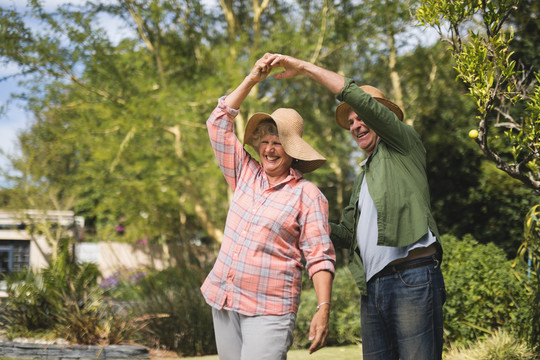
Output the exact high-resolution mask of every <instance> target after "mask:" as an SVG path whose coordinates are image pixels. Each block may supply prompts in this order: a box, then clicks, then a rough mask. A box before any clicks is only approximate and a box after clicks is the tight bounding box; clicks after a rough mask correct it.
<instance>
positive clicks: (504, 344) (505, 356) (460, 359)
mask: <svg viewBox="0 0 540 360" xmlns="http://www.w3.org/2000/svg"><path fill="white" fill-rule="evenodd" d="M538 358H539V356H538V354H537V353H536V354H535V352H534V351H533V350H532V349H531V348H529V347H528V346H527V344H525V343H524V342H523V341H521V340H519V339H516V338H514V337H512V336H511V335H509V334H508V333H506V332H504V331H497V332H495V333H494V334H493V335H492V336H490V337H487V338H485V339H483V340H479V341H477V342H476V343H475V344H473V345H469V346H458V347H454V348H452V349H450V351H449V352H448V353H447V354H446V355H445V356H444V359H445V360H469V359H475V360H534V359H538Z"/></svg>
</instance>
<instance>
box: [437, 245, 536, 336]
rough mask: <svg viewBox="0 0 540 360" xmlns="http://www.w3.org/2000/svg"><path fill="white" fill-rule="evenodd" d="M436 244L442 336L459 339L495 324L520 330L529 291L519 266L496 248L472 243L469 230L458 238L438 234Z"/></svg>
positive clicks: (523, 329) (494, 327) (523, 328)
mask: <svg viewBox="0 0 540 360" xmlns="http://www.w3.org/2000/svg"><path fill="white" fill-rule="evenodd" d="M442 245H443V250H444V260H443V263H444V265H443V267H442V269H443V274H444V278H445V284H446V291H447V300H446V303H445V305H444V324H445V341H446V342H448V343H452V344H456V345H457V344H465V343H468V342H470V341H472V340H475V339H478V338H483V337H485V336H486V335H488V334H492V333H493V332H494V331H495V330H497V329H508V330H509V331H513V332H515V333H519V334H520V335H524V334H525V333H526V332H527V331H528V330H527V326H525V322H524V321H523V320H524V319H525V318H526V317H527V311H528V307H527V297H528V296H529V295H530V294H529V293H528V291H527V288H526V287H525V286H524V284H523V283H524V282H526V279H527V276H526V271H525V269H523V268H519V267H518V268H512V266H511V265H512V264H511V262H510V261H508V260H506V256H505V254H504V252H503V251H502V250H501V249H499V248H497V247H496V246H495V245H493V244H487V245H482V244H478V242H477V241H476V240H475V239H474V238H473V237H472V236H470V235H467V236H464V237H463V239H462V240H459V239H457V238H455V237H453V236H450V235H446V236H444V235H443V237H442Z"/></svg>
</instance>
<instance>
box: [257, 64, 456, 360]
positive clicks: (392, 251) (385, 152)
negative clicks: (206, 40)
mask: <svg viewBox="0 0 540 360" xmlns="http://www.w3.org/2000/svg"><path fill="white" fill-rule="evenodd" d="M267 62H268V64H269V65H270V66H272V67H283V68H284V69H285V71H284V72H282V73H279V74H277V75H275V76H274V77H275V78H276V79H288V78H292V77H294V76H297V75H304V76H308V77H309V78H311V79H312V80H315V81H316V82H318V83H319V84H321V85H323V86H325V87H326V88H327V89H329V90H330V91H332V93H333V94H335V95H337V99H338V100H340V101H342V103H341V104H340V105H339V106H338V107H337V109H336V122H337V124H338V125H339V126H340V127H342V128H344V129H346V130H349V131H350V133H351V135H352V136H353V138H354V140H355V142H356V143H357V144H358V146H359V147H360V148H361V149H362V150H363V151H364V152H365V154H366V156H367V158H366V159H365V160H364V161H363V162H362V163H361V164H360V173H359V175H358V177H357V179H356V181H355V184H354V187H353V192H352V195H351V198H350V201H349V204H348V206H346V207H345V209H344V210H343V212H342V217H341V221H340V223H339V224H331V225H332V227H331V235H330V237H331V239H332V241H333V242H334V245H335V246H336V247H341V248H346V249H348V250H349V253H350V259H349V268H350V270H351V273H352V275H353V277H354V279H355V280H356V282H357V284H358V287H359V289H360V291H361V293H362V302H361V325H362V326H361V327H362V348H363V356H364V357H363V358H364V360H372V359H381V360H389V359H414V360H433V359H440V358H441V357H442V342H443V316H442V306H443V303H444V301H445V296H446V295H445V288H444V280H443V276H442V273H441V269H440V264H441V259H442V249H441V246H440V243H439V239H440V237H439V233H438V230H437V225H436V223H435V220H434V218H433V216H432V214H431V206H430V197H429V188H428V181H427V175H426V151H425V149H424V146H423V145H422V142H421V140H420V136H419V135H418V134H417V132H416V131H415V130H414V129H413V128H412V127H410V126H408V125H406V124H405V123H403V121H402V120H403V111H402V110H401V109H400V108H399V106H397V105H396V104H394V103H393V102H391V101H390V100H388V99H387V98H386V96H385V95H384V94H383V93H382V92H381V91H380V90H378V89H376V88H374V87H372V86H361V87H359V86H357V85H356V84H355V83H354V81H353V80H351V79H349V78H346V77H344V76H341V75H339V74H337V73H335V72H333V71H330V70H326V69H323V68H321V67H319V66H316V65H314V64H312V63H309V62H306V61H302V60H299V59H296V58H294V57H291V56H284V55H280V54H271V56H269V57H268V58H267Z"/></svg>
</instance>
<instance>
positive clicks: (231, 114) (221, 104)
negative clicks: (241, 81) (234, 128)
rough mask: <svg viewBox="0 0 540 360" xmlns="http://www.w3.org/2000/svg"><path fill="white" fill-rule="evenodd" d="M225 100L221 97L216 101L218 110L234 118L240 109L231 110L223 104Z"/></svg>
mask: <svg viewBox="0 0 540 360" xmlns="http://www.w3.org/2000/svg"><path fill="white" fill-rule="evenodd" d="M225 98H227V96H222V97H220V98H219V100H218V108H219V109H221V110H223V111H225V112H226V113H227V114H228V115H229V116H230V117H232V118H234V117H236V115H238V113H239V112H240V109H233V108H232V107H230V106H229V105H227V104H225Z"/></svg>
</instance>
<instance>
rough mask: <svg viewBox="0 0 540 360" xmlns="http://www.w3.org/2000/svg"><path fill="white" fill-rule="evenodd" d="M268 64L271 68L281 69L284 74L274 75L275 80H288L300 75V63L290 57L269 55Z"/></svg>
mask: <svg viewBox="0 0 540 360" xmlns="http://www.w3.org/2000/svg"><path fill="white" fill-rule="evenodd" d="M269 55H270V56H269V58H268V59H267V62H268V64H269V65H270V66H271V67H272V68H275V67H282V68H284V69H285V71H284V72H281V73H278V74H276V75H274V78H275V79H290V78H292V77H295V76H296V75H298V74H300V72H301V70H302V61H301V60H298V59H296V58H294V57H292V56H287V55H281V54H269Z"/></svg>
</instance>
